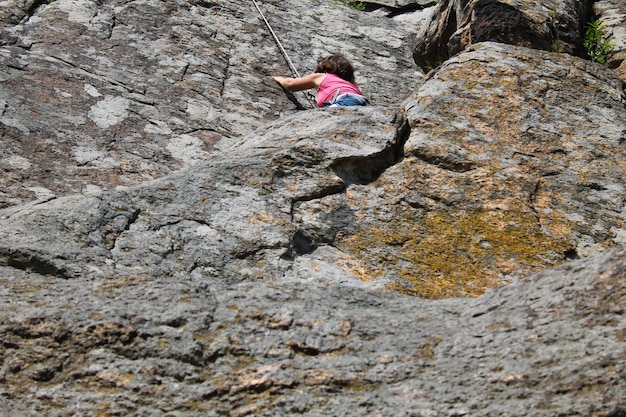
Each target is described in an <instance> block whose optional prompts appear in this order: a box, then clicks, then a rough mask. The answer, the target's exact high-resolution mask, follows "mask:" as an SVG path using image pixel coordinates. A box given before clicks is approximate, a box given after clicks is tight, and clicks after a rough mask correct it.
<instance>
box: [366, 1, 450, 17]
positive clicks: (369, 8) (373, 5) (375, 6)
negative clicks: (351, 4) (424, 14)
mask: <svg viewBox="0 0 626 417" xmlns="http://www.w3.org/2000/svg"><path fill="white" fill-rule="evenodd" d="M437 2H438V0H432V1H430V2H428V3H425V4H419V3H410V4H407V5H405V6H399V7H394V6H390V5H389V4H383V3H378V2H375V1H360V2H358V3H361V4H363V5H364V6H365V8H364V9H363V11H364V12H374V11H376V10H380V9H384V10H386V11H387V14H386V17H390V18H391V17H396V16H400V15H403V14H408V13H413V12H415V11H418V10H424V9H427V8H429V7H433V6H435V5H436V4H437Z"/></svg>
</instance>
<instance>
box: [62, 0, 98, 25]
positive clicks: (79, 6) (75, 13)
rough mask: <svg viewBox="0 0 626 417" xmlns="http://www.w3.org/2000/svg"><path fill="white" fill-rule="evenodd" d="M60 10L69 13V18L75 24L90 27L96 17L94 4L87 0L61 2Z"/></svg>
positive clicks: (65, 0) (64, 0)
mask: <svg viewBox="0 0 626 417" xmlns="http://www.w3.org/2000/svg"><path fill="white" fill-rule="evenodd" d="M57 3H58V6H59V9H61V10H62V11H64V12H66V13H67V18H68V19H69V20H70V21H71V22H74V23H80V24H82V25H85V26H87V25H89V24H90V23H91V19H92V18H93V17H94V15H95V10H94V8H93V6H92V3H91V2H89V1H85V0H59V1H58V2H57Z"/></svg>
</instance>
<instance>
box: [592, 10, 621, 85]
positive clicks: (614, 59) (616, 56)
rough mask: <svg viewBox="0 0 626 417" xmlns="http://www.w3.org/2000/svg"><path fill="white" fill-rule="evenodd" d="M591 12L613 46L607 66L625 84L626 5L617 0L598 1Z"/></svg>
mask: <svg viewBox="0 0 626 417" xmlns="http://www.w3.org/2000/svg"><path fill="white" fill-rule="evenodd" d="M593 10H594V13H595V15H596V16H597V18H598V19H600V20H601V21H602V23H603V25H604V28H605V29H606V31H607V33H608V35H609V40H610V41H611V43H612V44H613V47H614V48H613V53H612V54H611V55H610V56H609V59H608V66H609V67H610V68H614V69H615V72H616V73H617V74H618V76H619V77H620V78H621V79H622V81H623V82H624V83H626V3H624V2H623V1H619V0H600V1H597V2H595V3H594V5H593Z"/></svg>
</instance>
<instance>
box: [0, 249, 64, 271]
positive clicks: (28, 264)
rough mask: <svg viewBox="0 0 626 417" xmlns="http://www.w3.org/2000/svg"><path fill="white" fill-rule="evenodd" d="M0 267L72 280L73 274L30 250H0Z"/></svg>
mask: <svg viewBox="0 0 626 417" xmlns="http://www.w3.org/2000/svg"><path fill="white" fill-rule="evenodd" d="M0 265H3V266H9V267H11V268H16V269H20V270H22V271H27V272H34V273H37V274H40V275H52V276H56V277H59V278H66V279H67V278H72V274H71V273H69V271H67V270H66V269H65V268H60V267H58V266H56V265H54V263H53V262H51V261H50V260H49V259H46V258H45V256H42V255H41V254H38V253H35V252H33V251H29V250H19V249H5V248H0Z"/></svg>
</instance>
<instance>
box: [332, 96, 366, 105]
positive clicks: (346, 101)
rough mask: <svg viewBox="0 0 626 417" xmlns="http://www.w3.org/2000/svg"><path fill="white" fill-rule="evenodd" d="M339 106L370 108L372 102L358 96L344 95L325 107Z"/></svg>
mask: <svg viewBox="0 0 626 417" xmlns="http://www.w3.org/2000/svg"><path fill="white" fill-rule="evenodd" d="M338 106H370V102H369V101H367V99H366V98H365V97H363V96H360V95H358V94H342V95H340V96H339V97H337V98H336V99H335V100H333V101H332V102H331V103H329V104H328V105H326V106H324V107H338Z"/></svg>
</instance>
